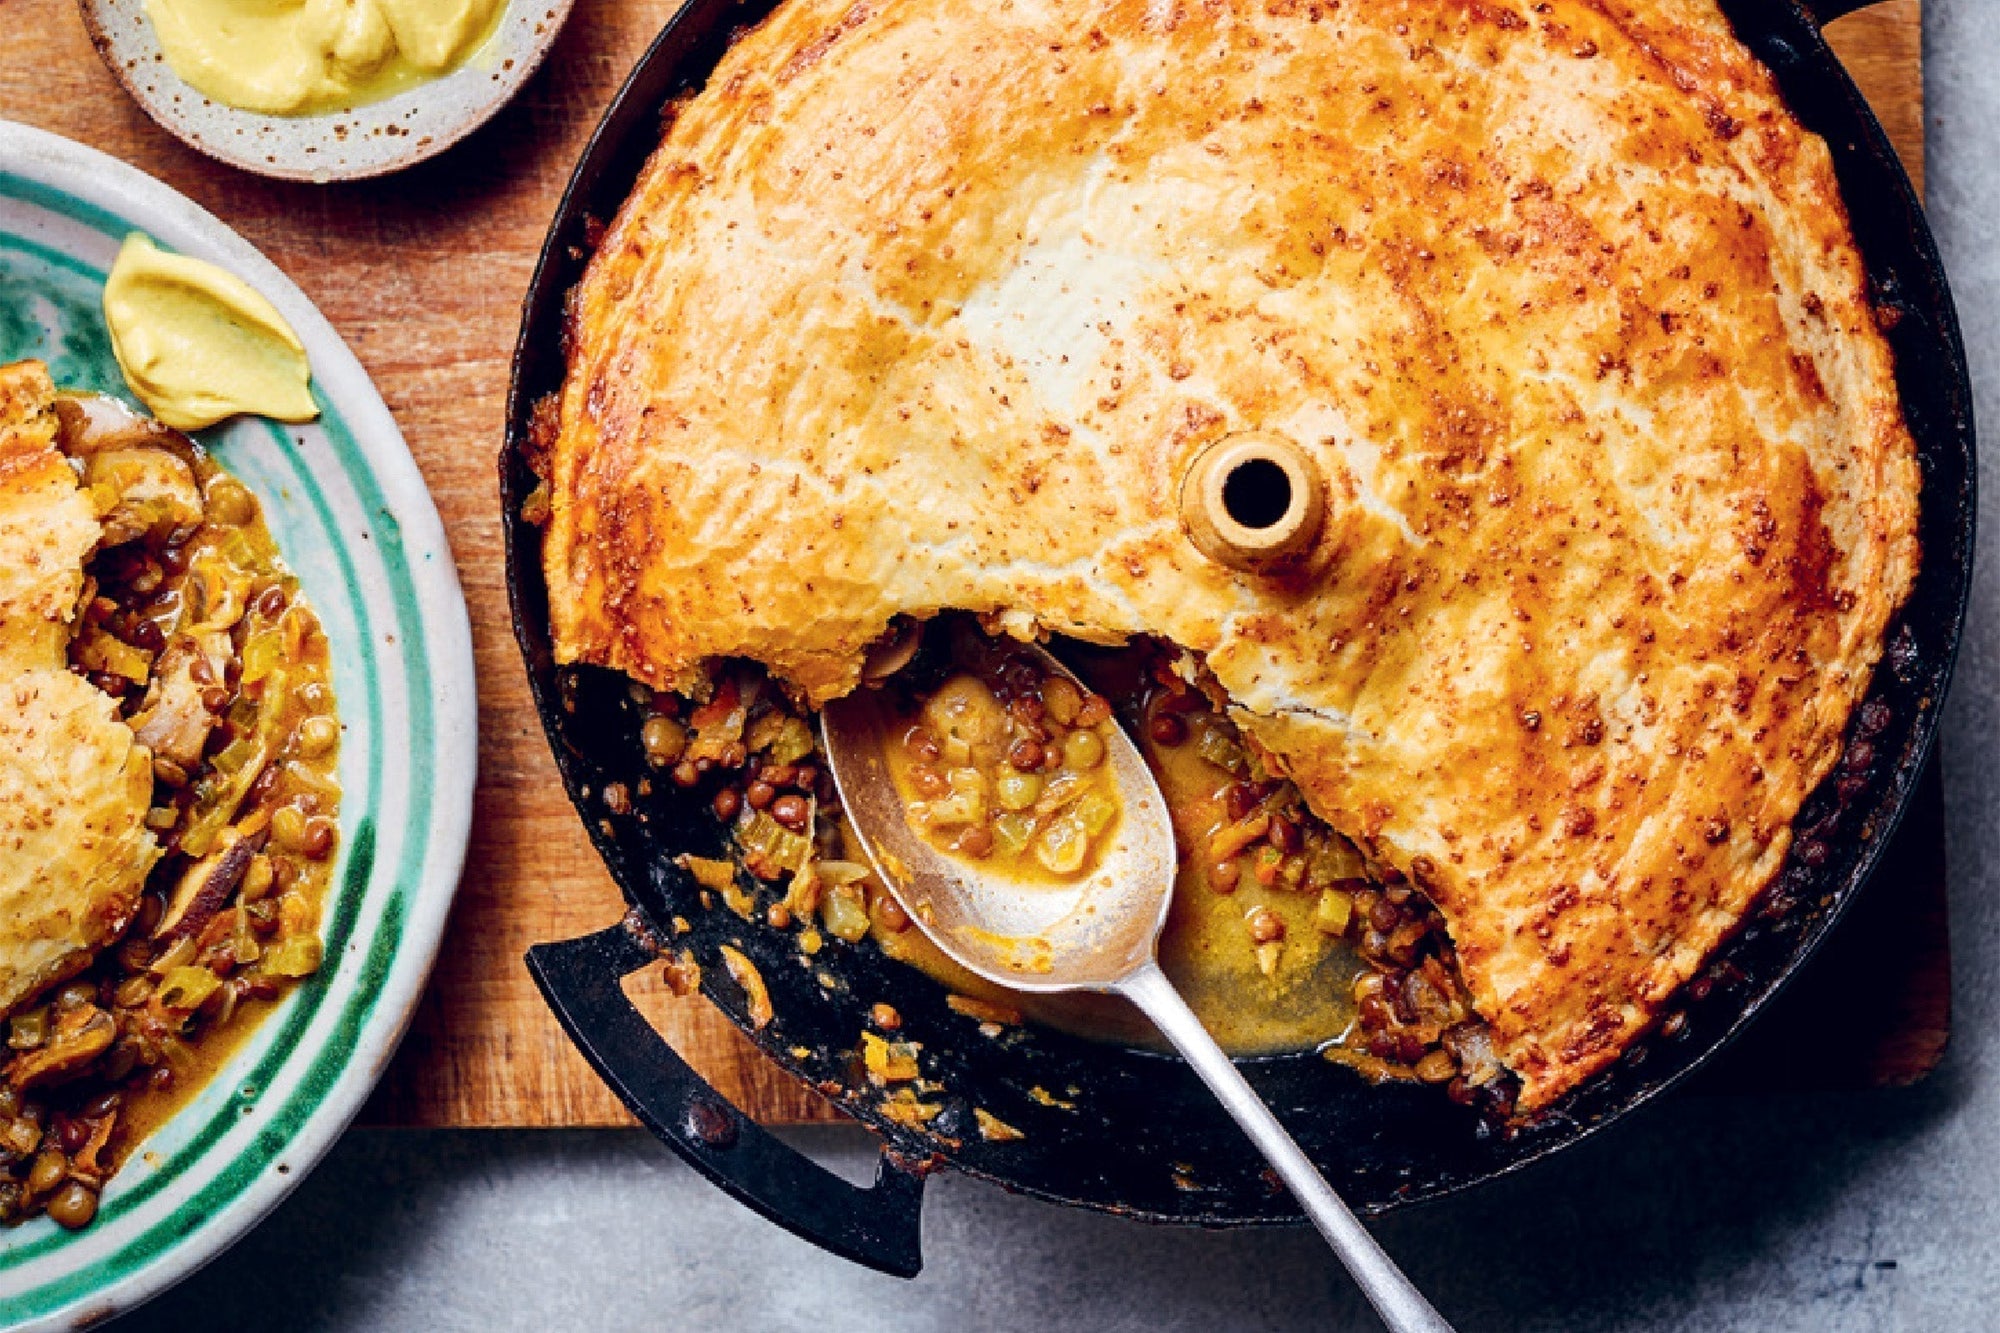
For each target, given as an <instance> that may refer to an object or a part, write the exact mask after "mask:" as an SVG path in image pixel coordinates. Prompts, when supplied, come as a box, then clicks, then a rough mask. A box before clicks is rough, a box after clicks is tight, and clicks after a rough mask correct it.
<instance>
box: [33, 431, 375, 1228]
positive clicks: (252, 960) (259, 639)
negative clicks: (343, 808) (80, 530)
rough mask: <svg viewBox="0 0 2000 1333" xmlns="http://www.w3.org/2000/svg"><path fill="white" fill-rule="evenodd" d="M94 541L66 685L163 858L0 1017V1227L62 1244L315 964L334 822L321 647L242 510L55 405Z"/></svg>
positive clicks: (244, 506) (161, 446) (270, 549)
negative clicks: (129, 742)
mask: <svg viewBox="0 0 2000 1333" xmlns="http://www.w3.org/2000/svg"><path fill="white" fill-rule="evenodd" d="M57 412H58V416H59V419H60V421H61V425H62V430H61V437H60V444H61V447H62V449H63V452H64V453H65V454H67V455H69V457H70V458H71V459H72V461H73V462H74V464H75V465H76V466H77V468H78V470H79V472H80V474H81V478H82V482H83V485H84V487H85V488H86V489H87V490H88V491H89V492H90V493H91V495H92V498H93V499H94V500H95V501H96V504H97V507H98V511H99V514H100V516H101V517H102V520H103V525H104V535H103V538H102V540H101V542H100V545H99V547H98V550H97V552H96V554H95V555H94V556H93V557H92V559H91V561H90V563H89V565H88V566H87V568H86V575H87V578H88V582H87V584H86V589H85V595H84V601H83V605H82V610H81V613H80V615H79V618H78V619H79V627H78V630H77V632H76V635H75V637H74V638H73V640H72V641H71V644H70V649H69V655H70V665H71V669H72V670H73V671H75V672H76V673H77V674H78V675H81V676H84V677H86V678H87V679H89V680H90V681H91V682H92V683H93V684H95V685H96V686H97V687H98V688H99V689H101V690H103V691H104V692H105V693H107V694H109V695H111V696H112V697H113V698H115V699H116V700H118V703H119V710H120V712H121V714H122V715H123V717H124V718H125V720H126V721H127V723H128V724H129V725H130V726H131V727H132V729H133V732H134V734H135V736H136V738H137V739H138V741H139V743H140V744H142V745H144V746H146V747H147V749H148V750H150V751H151V754H152V760H153V774H154V787H153V808H152V810H151V812H150V813H149V814H148V816H147V820H146V822H147V824H148V825H149V826H150V827H151V828H152V830H153V832H154V834H155V836H156V837H157V838H158V839H159V841H160V843H161V845H162V847H163V848H164V849H165V854H164V855H163V856H162V857H161V859H160V861H159V863H158V865H157V866H156V867H155V869H154V871H153V873H152V875H151V876H150V877H149V879H148V881H147V886H146V891H145V893H144V895H143V896H142V897H141V898H140V900H139V905H138V908H137V910H136V911H135V912H134V913H133V915H132V917H131V919H130V920H129V921H127V922H125V923H124V927H123V930H122V932H120V934H119V936H118V938H117V939H116V941H115V942H114V943H113V944H111V945H110V946H109V947H107V948H105V949H103V950H102V951H100V952H99V953H98V954H97V955H96V956H95V957H94V958H92V959H89V960H88V961H87V963H86V965H85V966H84V967H83V968H82V970H81V971H79V972H77V973H75V974H74V975H72V976H71V977H70V978H69V979H68V980H66V981H65V982H63V983H62V984H60V985H59V986H56V987H55V988H53V990H51V991H49V992H45V993H44V994H42V995H39V996H36V997H34V998H31V999H30V1000H28V1001H27V1002H26V1003H25V1004H24V1005H23V1006H21V1007H19V1008H17V1010H16V1011H15V1012H14V1013H12V1014H11V1015H9V1016H8V1019H7V1023H6V1032H5V1036H6V1042H7V1051H6V1052H5V1063H4V1065H0V1222H5V1223H8V1224H13V1223H18V1222H21V1221H24V1220H26V1219H28V1218H30V1217H33V1216H36V1215H38V1214H42V1213H46V1214H47V1215H48V1216H49V1217H50V1218H52V1219H54V1220H55V1221H56V1222H58V1223H60V1224H62V1225H63V1226H65V1227H71V1228H76V1227H81V1226H84V1225H86V1224H87V1223H89V1222H90V1220H91V1219H92V1218H93V1217H94V1216H95V1214H96V1211H97V1203H98V1196H99V1194H100V1193H101V1191H102V1190H103V1188H104V1184H105V1182H106V1181H107V1180H108V1179H109V1178H110V1177H111V1175H112V1174H113V1173H114V1172H115V1171H116V1170H117V1169H118V1167H119V1165H120V1164H121V1163H122V1162H123V1161H124V1160H125V1159H126V1157H127V1156H128V1155H129V1153H130V1152H131V1150H132V1148H133V1147H134V1145H136V1144H137V1143H138V1142H140V1141H141V1140H142V1139H143V1138H144V1137H145V1136H146V1134H147V1133H149V1132H150V1131H151V1130H152V1129H154V1128H155V1127H157V1126H158V1125H159V1124H160V1123H161V1122H162V1121H163V1120H165V1119H166V1118H167V1116H169V1115H170V1114H171V1113H172V1112H173V1111H174V1110H175V1109H176V1108H177V1107H178V1106H179V1105H180V1104H181V1103H182V1102H183V1101H184V1100H185V1099H186V1098H187V1097H188V1096H190V1095H191V1094H192V1093H193V1092H194V1091H195V1090H197V1089H198V1088H199V1087H200V1086H201V1085H202V1084H203V1083H204V1082H205V1081H206V1080H207V1079H208V1078H209V1077H210V1076H211V1075H213V1074H214V1072H215V1070H216V1069H217V1067H218V1066H219V1065H220V1064H221V1063H222V1061H223V1060H224V1059H225V1058H226V1057H227V1056H228V1054H229V1052H230V1051H231V1050H232V1049H233V1048H234V1047H235V1045H236V1044H237V1043H238V1042H239V1041H240V1040H241V1039H242V1037H243V1036H244V1035H245V1034H246V1033H247V1032H248V1031H249V1030H250V1029H251V1028H252V1027H254V1025H255V1023H256V1022H257V1020H258V1018H259V1017H260V1016H261V1015H262V1014H263V1013H264V1012H266V1011H267V1010H268V1009H270V1007H271V1006H273V1005H274V1004H275V1003H276V1002H277V1001H278V1000H279V999H280V998H282V997H283V996H284V994H285V993H286V992H287V991H288V990H289V988H290V987H291V986H292V985H294V984H295V983H296V982H297V981H298V979H299V978H301V977H305V976H309V975H311V974H312V973H313V972H315V971H317V970H318V968H319V966H320V961H321V943H320V935H319V925H320V912H321V905H322V903H323V901H324V898H325V894H326V887H327V880H328V877H329V875H330V873H331V866H332V859H331V858H332V854H333V850H334V847H335V843H336V839H337V832H336V826H335V818H336V815H337V813H338V809H339V803H340V789H339V786H338V782H337V778H336V762H337V758H338V751H339V743H340V724H339V721H338V719H337V716H336V714H335V711H334V698H333V689H332V683H331V670H330V661H329V655H328V648H327V642H326V636H325V634H324V633H323V632H322V630H321V627H320V624H319V620H318V618H317V617H316V616H315V615H314V614H313V612H312V609H311V608H310V607H309V606H307V605H306V603H305V601H304V599H303V598H302V596H301V595H300V592H299V587H298V583H297V581H296V580H295V579H294V578H293V577H292V575H291V573H290V572H289V571H288V570H287V569H286V568H285V566H284V564H283V562H282V560H281V559H280V557H279V555H278V550H277V546H276V544H275V543H274V542H273V541H272V539H271V535H270V533H269V531H268V530H267V529H266V528H265V526H264V522H263V518H262V515H261V513H260V511H259V508H258V505H257V501H256V499H255V497H253V496H252V495H251V494H250V492H249V491H248V490H247V489H246V488H245V487H244V486H243V485H242V483H240V482H238V481H236V480H235V479H234V478H233V477H231V476H230V475H229V474H228V473H227V472H225V471H224V470H223V469H222V468H221V467H220V466H218V465H217V464H216V463H215V461H214V460H213V459H211V458H210V457H209V456H208V455H207V453H206V452H205V451H203V450H202V448H201V447H200V446H199V445H198V444H196V443H195V442H194V441H193V440H191V439H189V438H188V437H187V436H185V435H182V434H181V433H179V432H178V431H173V430H169V429H167V428H165V427H163V426H160V425H158V424H157V423H155V422H151V421H148V420H144V419H141V418H138V417H135V416H133V415H132V414H131V413H130V412H129V411H128V410H127V409H125V408H124V407H123V406H121V405H120V404H118V403H116V402H114V401H112V400H109V399H93V398H85V397H72V398H64V399H59V400H58V402H57Z"/></svg>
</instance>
